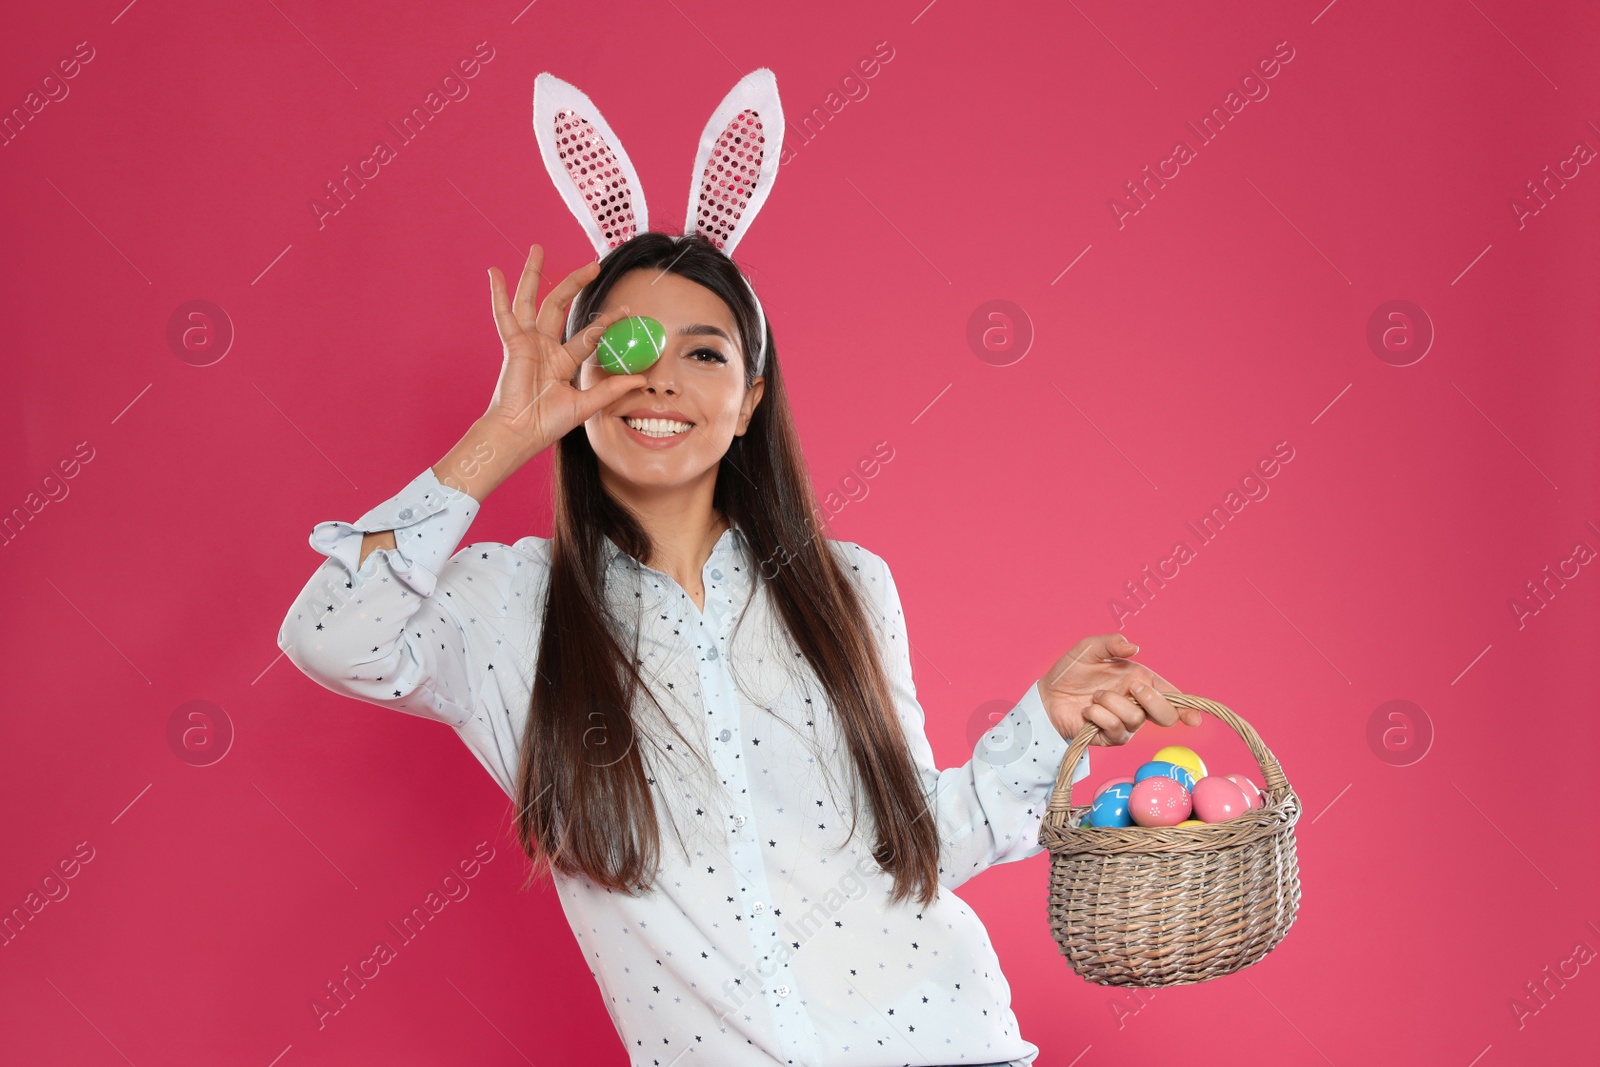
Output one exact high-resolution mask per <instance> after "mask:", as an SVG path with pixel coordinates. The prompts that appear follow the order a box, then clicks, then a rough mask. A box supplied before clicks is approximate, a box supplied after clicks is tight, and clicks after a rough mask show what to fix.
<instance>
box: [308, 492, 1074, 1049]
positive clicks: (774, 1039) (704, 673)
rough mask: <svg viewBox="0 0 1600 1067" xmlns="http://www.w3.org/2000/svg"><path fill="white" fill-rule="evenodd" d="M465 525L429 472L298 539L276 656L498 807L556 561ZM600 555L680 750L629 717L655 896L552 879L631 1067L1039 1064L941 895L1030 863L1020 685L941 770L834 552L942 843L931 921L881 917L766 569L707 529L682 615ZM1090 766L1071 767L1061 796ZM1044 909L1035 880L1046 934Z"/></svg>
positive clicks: (530, 544) (980, 932) (740, 542)
mask: <svg viewBox="0 0 1600 1067" xmlns="http://www.w3.org/2000/svg"><path fill="white" fill-rule="evenodd" d="M478 506H479V505H478V502H477V501H475V500H473V499H472V497H470V496H468V495H466V494H464V493H461V492H459V491H457V490H455V489H451V488H449V487H446V486H444V485H442V484H441V483H440V482H439V481H438V480H437V479H436V478H435V476H434V474H433V471H432V469H431V468H430V469H428V470H424V471H423V472H422V473H421V474H419V475H417V477H416V478H414V479H413V480H412V481H411V482H410V483H409V484H408V485H407V486H406V487H405V488H404V489H403V490H401V491H400V492H399V493H398V494H397V495H395V496H394V497H392V498H391V499H389V500H387V501H385V502H384V503H382V504H379V505H378V506H377V507H375V508H373V509H372V510H371V511H369V512H367V514H365V515H363V516H362V517H361V518H360V519H359V520H357V521H356V522H354V523H347V522H337V521H330V522H322V523H318V524H317V525H316V527H315V528H314V529H313V530H312V533H311V546H312V547H313V548H314V549H316V550H317V551H318V552H320V553H322V554H324V555H326V556H327V557H328V558H327V559H326V560H323V561H322V562H321V564H320V566H319V567H318V568H317V570H316V572H315V573H313V574H312V576H311V579H310V581H308V582H307V583H306V586H305V588H304V589H303V590H302V591H301V593H300V594H299V595H298V596H297V597H296V598H295V602H294V604H293V606H292V607H291V608H290V609H289V612H288V615H287V616H286V617H285V618H284V621H283V626H282V629H281V630H280V632H279V635H278V645H279V647H280V648H282V649H283V651H284V652H285V653H286V654H287V655H288V657H289V658H290V659H291V660H292V661H293V662H294V664H295V665H296V666H297V667H299V668H300V669H301V670H302V671H303V672H305V673H306V674H307V675H309V676H311V677H312V678H313V679H315V680H316V681H317V682H319V683H320V684H321V685H323V686H325V687H326V688H328V689H331V690H333V691H334V692H336V693H341V694H344V695H346V696H350V697H354V698H356V699H358V700H364V701H367V702H368V703H372V704H378V705H381V706H383V707H388V708H393V709H395V710H396V711H402V712H406V713H408V714H411V715H420V716H423V717H425V718H429V719H437V720H439V721H440V722H443V723H447V724H448V725H449V726H451V727H452V728H454V730H455V731H456V735H457V736H458V737H460V738H461V740H462V741H463V742H465V743H466V746H467V747H468V748H469V749H471V750H472V754H473V755H474V756H476V757H477V758H478V761H479V762H480V763H482V764H483V766H484V767H485V768H486V769H487V770H488V772H489V773H490V774H491V775H492V776H493V777H494V779H495V781H496V782H498V783H499V784H500V787H501V789H503V790H504V791H505V792H506V794H507V796H510V797H513V798H514V797H515V794H516V778H517V754H518V748H519V744H520V741H521V736H522V732H523V728H524V723H525V720H526V716H527V713H528V705H529V701H530V697H531V693H532V675H533V668H534V665H535V661H536V659H537V656H538V648H539V631H540V622H541V613H542V611H543V608H544V597H545V589H546V583H547V581H548V578H549V567H550V547H551V542H550V541H549V540H548V539H547V538H543V537H531V536H530V537H524V538H522V539H521V540H519V541H517V542H516V543H515V544H511V545H503V544H498V543H495V542H478V543H475V544H470V545H467V546H466V547H464V548H461V549H460V550H459V551H456V546H457V545H458V544H459V543H460V541H461V539H462V537H463V536H464V535H465V533H466V531H467V528H468V526H469V525H470V524H471V522H472V519H473V517H474V516H475V515H476V514H477V511H478ZM379 530H393V531H394V532H395V542H396V548H395V549H393V550H389V549H381V548H380V549H376V550H374V551H373V552H372V553H371V554H370V555H369V556H368V557H367V558H366V560H365V561H362V562H361V564H360V566H359V567H358V565H357V560H358V557H359V554H360V546H361V539H362V534H363V533H366V532H372V531H379ZM605 544H606V545H607V547H608V549H609V550H611V555H610V556H609V557H608V559H609V570H608V577H607V594H608V598H609V600H610V603H611V605H612V607H613V608H614V609H615V611H616V612H617V613H618V618H619V619H621V620H622V621H623V624H624V625H623V632H625V633H626V634H628V635H629V636H630V637H631V635H632V633H633V632H634V624H635V621H636V620H637V622H638V634H639V637H638V651H637V653H636V656H637V658H638V660H639V669H640V670H641V673H642V675H643V677H644V678H645V679H646V680H647V681H648V682H649V684H650V687H651V691H652V692H653V693H654V694H655V696H656V698H657V700H659V701H660V703H661V705H662V707H663V710H664V711H665V713H666V715H667V716H668V717H669V718H670V719H671V721H672V722H673V723H674V724H676V726H677V727H678V729H679V730H680V731H681V732H682V733H683V735H684V736H685V737H687V738H689V739H690V740H691V741H692V743H693V747H694V748H695V749H697V750H698V751H697V752H685V751H684V747H685V746H684V744H683V742H682V741H681V740H679V739H677V738H676V737H675V735H674V734H673V733H672V732H671V731H670V730H669V729H667V728H666V727H665V725H664V724H662V723H661V722H660V721H659V720H660V717H661V714H662V713H661V712H658V711H656V710H655V707H654V705H652V704H650V703H649V702H648V700H645V701H644V702H643V708H642V709H641V710H639V711H636V713H635V721H636V722H638V723H640V724H641V725H640V726H639V728H638V731H637V734H636V737H635V743H636V744H638V745H639V746H640V755H641V758H642V759H643V760H644V764H645V769H646V774H647V775H648V776H649V777H650V782H651V786H652V788H653V789H654V794H653V799H654V801H655V805H656V810H657V815H658V821H659V825H660V827H661V863H660V866H659V867H658V868H657V872H656V880H655V884H654V888H653V889H652V890H651V891H650V892H648V893H645V894H642V895H638V896H630V895H627V894H624V893H620V892H614V891H612V890H609V889H604V888H601V887H599V886H597V885H596V884H595V883H594V882H592V881H591V880H590V879H588V878H587V877H583V876H579V877H572V876H568V875H563V874H560V873H555V874H554V876H553V880H554V884H555V886H556V888H557V891H558V895H559V899H560V901H561V906H562V908H563V909H564V910H565V912H566V916H567V920H568V922H569V923H570V924H571V926H572V932H573V934H574V935H575V936H576V937H577V939H578V943H579V946H580V947H581V949H582V951H583V954H584V956H585V958H586V959H587V961H588V964H589V970H590V973H591V974H592V975H593V976H594V979H595V981H596V983H598V985H599V987H600V992H601V995H602V997H603V998H604V1002H605V1005H606V1008H607V1010H608V1011H609V1012H610V1013H611V1018H612V1021H613V1022H614V1023H615V1025H616V1028H617V1032H618V1034H619V1035H620V1036H621V1038H622V1040H623V1043H624V1045H625V1046H626V1047H627V1050H628V1055H629V1062H630V1063H631V1064H634V1065H651V1067H667V1065H670V1064H677V1065H679V1067H689V1065H691V1064H702V1065H708V1064H711V1065H740V1067H745V1065H748V1064H753V1063H778V1064H789V1065H793V1067H801V1065H805V1067H885V1065H888V1064H902V1065H906V1064H916V1065H922V1064H993V1063H1006V1064H1011V1065H1018V1067H1021V1065H1028V1064H1031V1063H1032V1062H1033V1060H1034V1058H1035V1057H1036V1056H1037V1055H1038V1052H1039V1049H1038V1047H1037V1046H1036V1045H1033V1044H1032V1043H1030V1042H1029V1041H1027V1040H1025V1039H1024V1038H1023V1036H1022V1034H1021V1033H1020V1032H1019V1029H1018V1025H1017V1019H1016V1016H1015V1014H1014V1013H1013V1012H1012V1010H1011V990H1010V986H1009V984H1008V983H1007V981H1006V978H1005V975H1004V974H1002V973H1001V970H1000V963H999V960H998V958H997V957H996V955H995V952H994V949H993V948H992V947H991V946H990V943H989V937H988V933H987V931H986V930H985V929H984V926H983V923H982V922H981V921H980V920H979V918H978V916H977V914H976V913H975V912H974V911H973V910H972V908H971V907H969V906H968V905H967V903H966V902H965V901H963V900H962V899H961V898H960V897H959V896H956V895H955V894H954V893H950V892H945V891H944V890H948V889H953V888H955V887H956V886H959V885H960V884H961V883H963V882H965V881H966V880H967V879H969V878H971V877H972V876H973V875H975V874H978V873H979V872H981V871H983V870H985V869H986V868H988V867H990V866H992V865H994V864H997V863H1011V862H1014V861H1016V860H1021V859H1026V858H1027V857H1030V856H1034V855H1037V854H1038V853H1040V852H1042V851H1044V849H1043V847H1042V846H1041V845H1040V844H1039V843H1038V839H1037V838H1038V832H1039V824H1040V822H1041V821H1042V819H1043V817H1044V811H1045V807H1046V805H1047V804H1048V803H1049V799H1050V793H1051V789H1052V787H1053V785H1054V782H1055V775H1056V771H1057V769H1058V768H1059V767H1060V765H1061V760H1062V759H1063V758H1064V757H1065V755H1066V751H1067V741H1066V740H1065V739H1064V738H1063V737H1062V736H1061V735H1060V733H1059V732H1058V731H1057V730H1056V728H1055V726H1054V725H1053V724H1052V723H1051V721H1050V719H1049V717H1048V716H1047V715H1046V714H1045V709H1044V706H1043V703H1042V702H1041V700H1040V696H1039V692H1038V689H1037V686H1036V685H1035V684H1034V683H1032V682H1030V683H1029V684H1028V686H1027V688H1026V689H1025V690H1024V691H1023V693H1022V694H1021V696H1020V698H1019V699H1018V701H1017V703H1016V706H1015V707H1014V708H1013V709H1012V710H1011V711H1010V712H1009V713H1007V714H1006V715H1005V716H1004V717H1003V718H1002V719H1001V720H1000V721H999V722H998V723H997V724H996V725H995V726H994V727H993V728H992V729H991V730H990V731H989V732H988V733H986V734H985V735H984V736H983V738H981V739H980V740H979V742H978V744H977V745H976V746H975V747H974V750H973V755H972V758H971V759H969V760H968V761H967V762H966V763H964V764H962V765H961V766H959V767H950V768H947V769H942V770H941V769H940V768H939V767H938V766H937V765H936V764H935V763H934V759H933V752H932V749H931V748H930V747H929V744H928V739H927V736H926V734H925V732H924V726H923V711H922V707H921V705H920V704H918V703H917V696H916V689H915V686H914V685H913V683H912V676H911V657H910V653H909V645H908V642H907V637H906V623H905V618H904V616H903V615H902V613H901V610H900V595H899V593H898V591H897V590H896V588H895V583H894V578H893V577H892V576H891V575H890V573H889V568H888V566H887V564H885V563H884V561H883V560H882V559H880V558H879V557H878V556H876V555H874V554H873V553H871V552H869V551H868V550H866V549H864V548H862V547H861V546H860V545H857V544H854V543H852V542H849V541H831V540H830V541H829V542H828V544H829V546H830V548H831V549H832V550H833V551H835V552H836V553H837V555H838V556H839V558H840V559H841V560H842V561H843V563H844V564H845V566H846V570H847V573H849V574H850V575H852V576H853V578H854V580H855V581H857V582H858V583H859V585H860V586H861V587H862V588H863V589H864V592H865V601H866V603H867V605H869V610H868V614H869V615H872V616H875V617H876V618H875V619H874V631H875V637H876V639H877V640H878V641H879V642H880V645H879V647H880V649H881V650H882V656H883V660H884V663H885V665H886V668H887V670H888V673H889V681H890V687H891V690H892V691H893V694H894V701H895V708H896V710H897V712H898V715H899V719H900V722H901V724H902V726H903V728H904V731H905V735H906V739H907V742H908V744H909V745H910V748H911V754H912V756H913V758H914V761H915V763H916V765H917V766H918V767H919V768H920V770H921V774H922V781H923V787H924V789H925V791H926V794H927V796H928V799H929V802H930V807H931V808H932V810H933V811H934V813H935V817H936V820H937V825H938V833H939V839H940V842H941V864H940V872H941V874H940V879H939V881H940V885H941V886H942V887H943V888H942V889H941V891H940V893H939V896H938V899H937V900H936V902H935V903H934V905H933V906H932V907H930V908H926V909H923V908H920V907H919V906H918V905H917V904H916V903H915V901H905V902H902V903H900V904H898V905H893V906H891V905H890V904H889V903H888V894H889V890H890V888H891V886H892V881H893V880H892V877H891V876H890V875H889V874H888V873H886V872H884V871H883V870H881V869H880V868H879V867H878V865H877V863H876V862H875V861H874V860H873V858H872V849H871V842H872V840H873V836H874V823H873V819H872V815H871V809H870V805H865V803H864V802H863V807H862V810H861V817H860V819H861V821H860V824H859V825H858V826H857V829H856V835H855V837H854V838H853V839H852V840H851V841H850V842H849V844H847V845H844V846H843V849H842V850H840V845H841V844H842V843H843V841H844V838H845V834H846V831H847V830H848V828H849V824H850V814H851V811H852V806H851V802H850V788H849V783H850V781H851V779H850V771H849V768H850V766H851V764H850V760H849V754H848V751H847V750H846V749H845V748H844V746H843V743H842V735H840V734H839V733H838V732H837V730H836V729H835V723H834V720H833V716H832V714H831V712H830V710H829V706H828V703H827V701H826V694H825V693H824V691H823V690H822V688H821V685H820V682H819V681H818V680H817V678H816V675H815V674H814V672H812V671H811V668H810V666H809V664H808V662H807V661H806V660H805V657H804V656H803V655H801V653H800V652H799V651H798V650H797V649H796V648H795V647H794V646H793V644H792V643H791V642H790V640H789V638H788V635H787V633H786V632H785V631H784V628H783V625H782V621H781V616H780V615H779V614H778V612H777V611H776V608H775V607H774V606H773V605H772V604H771V601H770V600H769V598H768V596H767V595H766V593H765V588H766V585H765V582H761V583H757V582H756V581H755V580H754V579H755V578H756V575H757V573H764V574H765V575H767V576H770V575H771V574H772V573H773V568H774V567H776V566H777V565H778V564H777V563H775V562H773V561H767V562H765V563H764V564H763V562H762V561H758V560H755V559H753V558H752V555H751V549H750V546H749V544H748V542H747V541H746V539H745V537H744V534H743V533H742V532H741V531H740V530H738V529H737V528H733V529H729V530H727V531H726V532H724V533H723V535H722V537H721V539H720V540H718V541H717V544H716V547H715V548H713V550H712V552H711V557H710V559H708V560H707V561H706V564H705V568H704V571H703V574H702V577H703V579H704V582H705V586H704V588H705V591H706V592H705V608H704V610H703V611H702V610H700V609H698V608H696V607H695V604H694V601H693V600H691V599H690V598H689V596H688V594H687V593H685V592H684V591H683V589H682V588H681V587H679V586H678V584H677V583H676V582H675V581H674V580H673V579H672V578H670V577H668V576H667V575H666V574H664V573H662V572H660V571H657V570H655V569H653V568H650V567H647V566H643V565H642V564H640V563H638V562H637V561H636V560H634V559H633V558H632V557H631V556H628V555H627V554H625V553H623V552H622V551H621V549H618V548H616V546H615V545H614V544H613V543H612V542H611V541H610V539H609V538H608V539H606V542H605ZM758 585H759V588H758ZM741 616H742V618H741ZM736 622H737V623H738V625H737V626H735V623H736ZM624 647H626V642H625V646H624ZM652 739H654V740H652ZM594 740H595V742H596V745H597V746H603V745H604V744H605V743H607V741H608V739H605V738H595V739H594ZM596 750H597V751H604V749H603V748H598V747H597V748H596ZM706 761H709V773H708V770H707V769H706V768H705V762H706ZM1088 773H1089V761H1088V756H1087V754H1085V756H1084V758H1083V759H1082V760H1081V761H1080V763H1079V766H1078V767H1077V769H1076V770H1075V772H1074V776H1073V781H1074V782H1076V781H1080V780H1082V779H1083V778H1084V777H1085V776H1087V775H1088ZM1043 895H1044V887H1043V885H1042V884H1041V886H1040V900H1038V901H1035V902H1034V905H1035V906H1037V907H1038V909H1039V930H1040V936H1041V937H1043V936H1045V918H1044V903H1043Z"/></svg>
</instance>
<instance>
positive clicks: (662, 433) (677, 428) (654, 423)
mask: <svg viewBox="0 0 1600 1067" xmlns="http://www.w3.org/2000/svg"><path fill="white" fill-rule="evenodd" d="M625 421H626V422H627V424H628V425H629V426H632V427H633V428H634V429H635V430H638V431H639V432H640V433H642V434H644V435H645V436H646V437H671V436H672V435H673V434H678V433H682V432H683V431H685V430H687V429H688V428H689V424H688V423H687V422H679V421H677V420H676V419H627V420H625Z"/></svg>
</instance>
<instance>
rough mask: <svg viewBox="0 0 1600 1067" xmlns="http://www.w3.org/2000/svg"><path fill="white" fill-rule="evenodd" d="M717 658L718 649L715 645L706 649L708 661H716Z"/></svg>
mask: <svg viewBox="0 0 1600 1067" xmlns="http://www.w3.org/2000/svg"><path fill="white" fill-rule="evenodd" d="M716 658H717V648H716V646H715V645H713V646H711V647H710V648H708V649H706V659H716Z"/></svg>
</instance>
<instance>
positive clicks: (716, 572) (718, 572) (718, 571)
mask: <svg viewBox="0 0 1600 1067" xmlns="http://www.w3.org/2000/svg"><path fill="white" fill-rule="evenodd" d="M711 577H713V578H715V579H716V580H717V581H719V582H720V581H722V568H721V567H714V568H712V570H711Z"/></svg>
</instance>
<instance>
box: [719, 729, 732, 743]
mask: <svg viewBox="0 0 1600 1067" xmlns="http://www.w3.org/2000/svg"><path fill="white" fill-rule="evenodd" d="M732 736H733V731H732V730H724V731H722V732H721V733H720V734H718V735H717V740H719V741H726V740H728V738H730V737H732Z"/></svg>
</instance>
